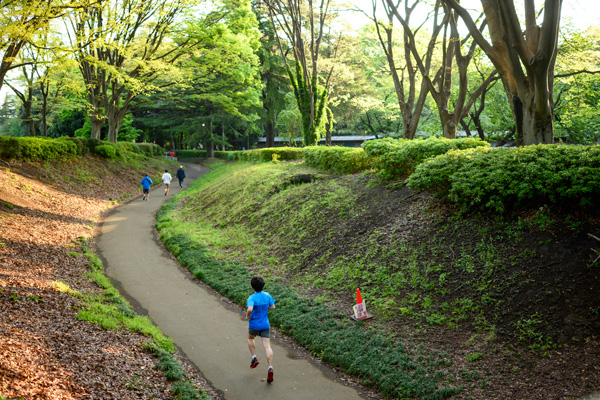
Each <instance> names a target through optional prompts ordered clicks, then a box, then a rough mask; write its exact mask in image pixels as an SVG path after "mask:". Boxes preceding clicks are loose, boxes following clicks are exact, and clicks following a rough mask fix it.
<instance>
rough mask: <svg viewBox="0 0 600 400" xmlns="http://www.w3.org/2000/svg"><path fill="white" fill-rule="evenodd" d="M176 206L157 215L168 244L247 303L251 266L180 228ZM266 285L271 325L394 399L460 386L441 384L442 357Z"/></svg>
mask: <svg viewBox="0 0 600 400" xmlns="http://www.w3.org/2000/svg"><path fill="white" fill-rule="evenodd" d="M176 207H177V202H176V201H171V202H170V203H169V205H167V206H166V207H164V208H163V209H162V210H161V211H160V213H159V215H157V227H158V228H159V229H160V231H161V239H162V240H163V241H164V243H165V245H166V246H167V248H168V249H170V250H171V251H172V252H173V253H174V254H175V255H176V256H177V258H178V260H179V262H181V264H182V265H184V266H186V267H187V268H188V269H189V270H190V272H192V274H193V275H194V276H196V277H197V278H198V279H200V280H202V281H203V282H205V283H207V284H209V285H210V286H211V287H213V288H214V289H215V290H217V291H218V292H220V293H222V294H223V295H225V296H227V297H228V298H229V299H231V300H233V301H234V302H236V303H237V304H240V305H243V304H245V301H246V299H247V297H248V295H249V292H248V281H249V279H250V277H251V271H250V270H249V269H248V268H247V267H245V266H244V265H242V264H240V263H237V262H230V261H219V260H216V259H214V258H213V257H211V256H210V255H209V254H208V252H207V250H206V248H204V247H203V246H202V245H200V244H199V243H198V242H197V241H194V240H191V239H190V236H189V235H187V234H185V233H181V232H182V230H181V228H182V223H181V222H179V223H172V222H171V221H172V217H173V216H172V212H173V210H174V209H175V208H176ZM172 226H176V227H178V228H179V229H175V231H178V232H179V233H172V232H171V228H172ZM188 229H192V227H191V226H189V225H188V226H186V227H185V229H184V230H185V231H187V230H188ZM267 286H268V291H269V293H271V295H272V296H274V297H275V298H276V299H277V309H276V311H274V312H273V313H272V315H271V321H272V323H273V325H275V326H278V327H279V328H281V330H282V331H283V332H284V333H286V334H289V335H290V336H292V337H294V339H296V340H297V341H298V342H299V343H301V344H303V345H304V346H306V347H307V348H308V349H309V350H310V351H311V352H312V353H313V354H314V355H315V356H318V357H320V358H321V359H323V360H324V361H325V362H327V363H329V364H330V365H333V366H339V367H340V368H341V369H342V370H344V371H345V372H347V373H350V374H353V375H356V376H359V377H360V378H361V379H362V380H363V382H364V383H365V384H366V385H369V386H374V387H377V388H378V389H379V390H380V391H381V392H382V393H384V394H386V395H390V396H392V397H394V398H405V397H415V396H417V397H419V398H422V399H443V398H446V397H448V396H449V395H452V394H455V393H457V392H459V391H460V388H458V387H452V386H441V385H440V382H442V381H443V378H444V373H443V372H440V371H436V368H437V367H438V366H439V365H440V364H443V363H444V362H446V361H445V360H444V359H443V358H439V359H436V360H433V362H432V363H430V364H425V363H419V362H417V361H415V360H414V359H413V358H412V357H411V355H410V354H408V353H407V352H406V350H405V349H404V347H403V346H402V343H401V342H400V341H399V339H398V338H395V337H388V336H384V335H381V334H379V333H377V332H373V331H370V330H368V329H364V328H363V327H361V326H360V325H359V324H357V323H354V322H351V321H350V320H349V319H348V318H347V316H345V315H344V314H342V313H340V312H339V311H336V310H335V309H332V308H329V307H326V306H325V305H323V304H319V303H318V302H317V301H315V300H311V299H306V298H302V297H300V296H299V295H298V294H297V293H296V292H295V291H294V290H292V289H290V288H288V287H286V286H284V285H281V284H278V283H276V282H274V281H273V280H271V281H269V282H268V284H267ZM374 354H377V356H376V357H374V356H373V355H374ZM440 386H441V387H440Z"/></svg>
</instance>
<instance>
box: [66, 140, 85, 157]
mask: <svg viewBox="0 0 600 400" xmlns="http://www.w3.org/2000/svg"><path fill="white" fill-rule="evenodd" d="M60 139H61V140H68V141H70V142H73V143H75V146H77V154H78V155H80V156H83V155H85V154H88V153H89V151H88V148H87V147H86V146H85V143H84V142H83V140H82V139H81V138H79V137H68V136H61V137H60Z"/></svg>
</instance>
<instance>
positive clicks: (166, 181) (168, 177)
mask: <svg viewBox="0 0 600 400" xmlns="http://www.w3.org/2000/svg"><path fill="white" fill-rule="evenodd" d="M171 179H173V177H172V176H171V174H170V173H169V171H167V170H166V169H165V173H164V174H163V176H162V180H163V183H164V184H165V196H168V195H169V185H170V184H171Z"/></svg>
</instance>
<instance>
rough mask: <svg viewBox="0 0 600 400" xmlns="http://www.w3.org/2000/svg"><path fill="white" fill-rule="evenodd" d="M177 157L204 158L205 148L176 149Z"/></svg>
mask: <svg viewBox="0 0 600 400" xmlns="http://www.w3.org/2000/svg"><path fill="white" fill-rule="evenodd" d="M175 155H176V156H177V158H206V150H177V152H176V153H175Z"/></svg>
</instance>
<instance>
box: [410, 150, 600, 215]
mask: <svg viewBox="0 0 600 400" xmlns="http://www.w3.org/2000/svg"><path fill="white" fill-rule="evenodd" d="M408 185H409V186H410V187H412V188H414V189H434V190H436V191H437V193H438V194H440V195H442V196H444V197H445V198H447V199H448V200H450V201H452V202H454V203H456V204H459V205H460V206H461V207H462V208H463V210H466V209H468V208H475V209H487V210H494V211H500V212H502V211H505V210H509V209H523V208H530V207H537V206H542V205H546V204H548V205H550V204H578V205H580V206H583V207H597V206H598V205H600V146H598V145H595V146H571V145H561V144H551V145H536V146H526V147H519V148H497V149H496V148H494V149H491V148H478V149H471V150H466V151H451V152H448V153H447V154H444V155H440V156H438V157H436V158H433V159H430V160H428V161H426V162H424V163H423V164H421V165H420V166H418V167H417V169H416V171H415V173H414V174H413V175H412V176H411V177H410V179H409V181H408Z"/></svg>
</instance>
